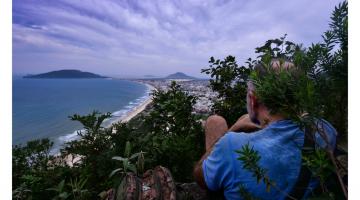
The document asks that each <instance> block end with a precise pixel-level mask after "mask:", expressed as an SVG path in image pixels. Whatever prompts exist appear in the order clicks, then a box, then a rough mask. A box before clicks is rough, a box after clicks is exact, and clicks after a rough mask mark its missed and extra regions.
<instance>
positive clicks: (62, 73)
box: [23, 69, 108, 79]
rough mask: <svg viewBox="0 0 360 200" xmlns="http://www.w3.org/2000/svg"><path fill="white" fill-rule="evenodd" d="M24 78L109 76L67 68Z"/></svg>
mask: <svg viewBox="0 0 360 200" xmlns="http://www.w3.org/2000/svg"><path fill="white" fill-rule="evenodd" d="M23 78H36V79H41V78H44V79H45V78H51V79H55V78H108V77H105V76H100V75H98V74H94V73H90V72H82V71H80V70H75V69H65V70H58V71H51V72H47V73H43V74H36V75H27V76H24V77H23Z"/></svg>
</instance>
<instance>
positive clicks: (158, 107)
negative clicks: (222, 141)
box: [144, 82, 204, 181]
mask: <svg viewBox="0 0 360 200" xmlns="http://www.w3.org/2000/svg"><path fill="white" fill-rule="evenodd" d="M153 95H154V97H153V109H152V110H151V112H150V113H149V116H147V117H146V118H145V123H146V124H147V125H148V131H149V132H148V135H147V136H146V137H147V139H146V140H147V141H146V144H144V151H146V152H148V153H149V156H148V157H150V158H151V160H150V161H149V163H150V165H152V166H154V165H163V166H165V167H168V168H169V169H170V171H171V173H172V175H173V176H174V178H175V180H177V181H191V180H192V176H191V174H192V169H193V166H194V163H195V162H196V161H197V160H198V159H199V157H200V156H201V154H202V153H203V151H204V133H203V130H202V127H201V124H200V122H199V121H198V117H197V116H196V115H194V114H193V113H192V109H193V105H194V104H195V102H196V97H194V96H192V95H189V94H187V93H186V92H184V91H183V90H182V89H181V87H180V85H178V84H176V83H175V82H172V83H171V85H170V87H169V90H168V91H161V90H159V91H155V92H154V94H153Z"/></svg>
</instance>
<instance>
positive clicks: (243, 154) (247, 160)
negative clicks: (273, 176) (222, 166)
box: [236, 143, 274, 191]
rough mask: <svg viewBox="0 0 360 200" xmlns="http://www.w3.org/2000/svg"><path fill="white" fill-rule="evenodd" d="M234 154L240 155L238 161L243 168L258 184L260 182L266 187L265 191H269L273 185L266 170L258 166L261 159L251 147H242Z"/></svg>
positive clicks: (247, 145) (248, 145)
mask: <svg viewBox="0 0 360 200" xmlns="http://www.w3.org/2000/svg"><path fill="white" fill-rule="evenodd" d="M236 152H237V153H238V154H239V155H240V156H239V157H238V160H241V161H242V163H243V168H244V169H246V170H249V171H250V172H251V173H252V175H253V177H255V178H256V181H257V183H258V184H259V183H260V182H261V180H262V181H263V182H264V184H265V185H266V191H270V187H271V186H272V185H274V183H273V181H271V180H270V178H269V176H268V175H267V170H266V169H264V168H261V167H260V166H259V160H260V158H261V156H260V155H259V153H258V152H257V151H256V150H254V148H253V147H251V148H250V144H249V143H247V144H246V145H244V146H243V147H242V148H241V150H237V151H236Z"/></svg>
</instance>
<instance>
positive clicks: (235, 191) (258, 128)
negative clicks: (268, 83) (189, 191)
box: [194, 60, 336, 199]
mask: <svg viewBox="0 0 360 200" xmlns="http://www.w3.org/2000/svg"><path fill="white" fill-rule="evenodd" d="M271 66H272V68H273V69H275V70H276V69H279V68H284V69H288V68H291V67H292V66H293V64H292V63H290V62H285V63H283V64H282V65H281V66H280V62H279V60H273V61H272V63H271ZM257 67H258V68H259V67H260V66H257ZM260 70H261V68H260ZM255 89H256V88H255V86H254V85H253V84H252V82H251V81H250V82H249V83H248V91H247V99H246V100H247V110H248V114H247V115H244V116H242V117H240V118H239V120H238V121H237V122H236V123H235V124H234V125H233V126H232V127H231V128H230V129H228V127H227V123H226V121H225V119H224V118H222V117H221V116H217V115H215V116H210V117H209V118H208V119H207V121H206V124H205V134H206V135H205V137H206V141H205V142H206V145H205V146H206V153H205V154H204V155H203V156H202V158H201V159H200V161H199V162H198V163H197V164H196V166H195V168H194V177H195V180H196V181H197V183H198V184H199V185H200V186H201V187H203V188H206V189H208V190H210V191H221V192H223V194H224V197H225V198H226V199H243V197H242V196H241V194H240V187H241V188H242V191H246V192H247V193H248V194H251V195H252V196H253V197H255V198H259V199H285V198H288V194H290V193H291V191H292V189H293V188H294V186H295V184H296V182H297V180H298V177H299V174H300V169H301V163H302V161H301V147H302V146H303V144H304V133H303V132H302V130H300V128H299V127H298V126H297V125H296V124H294V123H293V122H292V121H291V120H288V119H286V118H285V117H284V116H282V115H281V114H278V113H275V114H271V112H270V110H271V108H268V107H266V105H264V104H262V103H261V102H260V101H259V100H258V97H257V96H256V94H255ZM321 123H322V126H323V127H324V130H325V132H326V134H327V135H328V138H330V142H329V143H330V145H331V146H332V148H333V147H334V146H335V136H336V131H335V129H334V128H333V127H332V126H331V125H330V124H329V123H327V122H326V121H325V120H321ZM252 131H255V132H252ZM248 132H252V133H248ZM319 141H321V139H319ZM317 143H318V142H317ZM320 143H321V142H320ZM246 144H249V145H250V147H252V148H253V149H254V150H255V151H257V152H258V154H259V155H260V156H261V159H260V160H259V162H258V164H259V166H260V167H261V168H263V169H266V170H267V174H266V175H267V176H268V177H269V178H270V180H271V181H274V182H275V184H274V185H272V186H271V187H270V191H267V189H266V185H265V184H264V183H263V181H260V182H259V183H258V182H257V180H256V178H255V177H253V174H252V172H250V171H249V170H246V169H244V168H243V163H242V161H240V160H238V159H237V158H238V157H239V154H238V153H236V152H235V151H237V150H241V149H242V147H243V146H244V145H246ZM321 144H323V143H321Z"/></svg>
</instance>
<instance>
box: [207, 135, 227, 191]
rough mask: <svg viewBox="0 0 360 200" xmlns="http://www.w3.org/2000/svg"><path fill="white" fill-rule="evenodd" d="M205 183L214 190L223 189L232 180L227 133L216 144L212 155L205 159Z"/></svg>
mask: <svg viewBox="0 0 360 200" xmlns="http://www.w3.org/2000/svg"><path fill="white" fill-rule="evenodd" d="M202 169H203V173H204V179H205V183H206V185H207V187H208V189H210V190H212V191H217V190H221V189H223V188H224V187H226V185H227V184H228V183H230V182H231V178H233V176H232V173H233V172H232V161H231V152H230V149H229V142H228V137H227V135H224V136H223V137H222V138H220V140H219V141H218V142H217V143H216V144H215V145H214V147H213V150H212V152H211V153H210V155H209V156H208V157H207V158H206V159H205V160H204V161H203V163H202Z"/></svg>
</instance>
